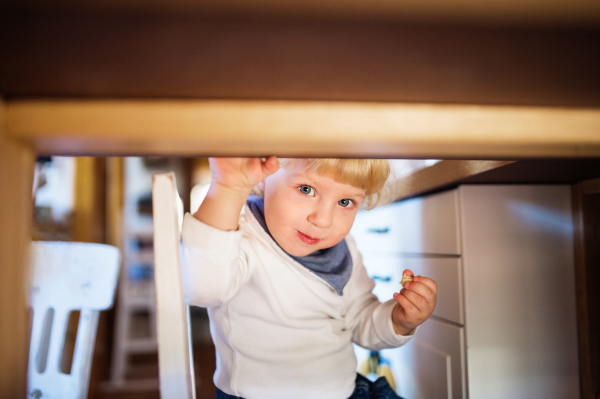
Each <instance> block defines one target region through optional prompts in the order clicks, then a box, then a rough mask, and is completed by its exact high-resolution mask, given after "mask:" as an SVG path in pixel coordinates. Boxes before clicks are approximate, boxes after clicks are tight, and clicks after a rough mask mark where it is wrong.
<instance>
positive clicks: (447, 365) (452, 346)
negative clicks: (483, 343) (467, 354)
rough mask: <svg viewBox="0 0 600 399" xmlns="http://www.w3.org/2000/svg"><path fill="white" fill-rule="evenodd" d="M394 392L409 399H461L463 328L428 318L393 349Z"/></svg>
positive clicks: (463, 363) (463, 381)
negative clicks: (404, 341)
mask: <svg viewBox="0 0 600 399" xmlns="http://www.w3.org/2000/svg"><path fill="white" fill-rule="evenodd" d="M396 356H397V359H396V360H397V363H398V381H397V384H398V393H399V395H400V396H403V397H405V398H410V399H463V398H466V389H465V361H464V328H463V327H458V326H454V325H452V324H449V323H445V322H441V321H438V320H433V319H429V320H427V321H426V322H425V323H423V324H422V325H421V326H420V327H419V331H418V332H417V335H416V336H415V338H414V339H413V340H412V341H411V342H409V343H408V344H406V345H405V346H403V347H401V348H399V349H397V350H396Z"/></svg>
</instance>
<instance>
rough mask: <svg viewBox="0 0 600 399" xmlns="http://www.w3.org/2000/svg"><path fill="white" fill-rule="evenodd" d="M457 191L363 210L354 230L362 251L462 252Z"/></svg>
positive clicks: (449, 253) (448, 253)
mask: <svg viewBox="0 0 600 399" xmlns="http://www.w3.org/2000/svg"><path fill="white" fill-rule="evenodd" d="M457 201H458V198H457V192H456V190H452V191H447V192H444V193H441V194H435V195H431V196H428V197H423V198H414V199H410V200H406V201H402V202H397V203H394V204H391V205H388V206H385V207H381V208H376V209H373V210H371V211H360V212H359V213H358V215H357V216H356V220H355V222H354V226H353V228H352V230H351V233H352V236H353V237H354V238H355V240H356V243H357V246H358V249H359V250H360V251H361V252H364V253H366V252H388V253H413V254H440V255H458V254H460V239H459V237H460V234H459V231H458V226H459V224H458V211H457Z"/></svg>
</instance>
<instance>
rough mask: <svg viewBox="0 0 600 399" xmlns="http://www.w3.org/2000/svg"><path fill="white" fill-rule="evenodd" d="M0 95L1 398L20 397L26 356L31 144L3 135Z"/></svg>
mask: <svg viewBox="0 0 600 399" xmlns="http://www.w3.org/2000/svg"><path fill="white" fill-rule="evenodd" d="M5 114H6V104H5V103H4V102H3V101H1V100H0V187H2V189H0V220H1V221H2V223H0V320H1V322H0V353H1V354H2V355H1V356H0V398H24V397H25V396H26V387H27V362H28V359H29V355H28V354H29V339H28V338H29V317H28V309H29V306H28V304H27V298H28V295H29V290H28V285H29V263H28V261H29V244H30V242H31V214H32V211H33V208H32V186H33V168H34V163H35V158H34V153H33V151H32V149H31V148H30V147H29V146H28V145H27V144H25V143H19V142H17V141H15V140H13V139H11V138H10V137H7V135H6V118H5Z"/></svg>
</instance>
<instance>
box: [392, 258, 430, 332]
mask: <svg viewBox="0 0 600 399" xmlns="http://www.w3.org/2000/svg"><path fill="white" fill-rule="evenodd" d="M403 274H407V275H409V276H413V273H412V271H410V270H405V271H404V273H403ZM436 297H437V284H436V283H435V281H433V280H432V279H430V278H427V277H422V276H417V277H414V279H413V281H411V282H407V283H406V284H405V285H404V288H402V289H401V290H400V293H394V299H395V300H396V302H397V304H396V307H395V308H394V311H393V312H392V324H393V326H394V331H395V332H396V334H400V335H407V334H409V333H410V332H411V331H413V330H414V329H415V328H416V327H417V326H419V325H421V324H422V323H423V322H424V321H425V320H427V319H428V318H429V316H431V314H432V313H433V309H434V308H435V302H436Z"/></svg>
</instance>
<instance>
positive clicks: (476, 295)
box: [352, 185, 579, 399]
mask: <svg viewBox="0 0 600 399" xmlns="http://www.w3.org/2000/svg"><path fill="white" fill-rule="evenodd" d="M570 196H571V191H570V187H569V186H567V185H462V186H459V187H458V188H456V189H453V190H449V191H445V192H441V193H437V194H433V195H429V196H426V197H421V198H414V199H409V200H405V201H401V202H397V203H394V204H392V205H389V206H386V207H381V208H377V209H374V210H372V211H361V212H359V215H358V216H357V219H356V223H355V225H354V227H353V229H352V235H353V236H354V238H355V239H356V241H357V245H358V248H359V250H360V251H361V253H362V255H363V261H364V264H365V266H366V268H367V271H368V273H369V274H370V275H372V276H375V277H376V278H375V281H376V285H377V286H376V288H375V290H374V291H375V293H376V294H377V295H378V297H379V298H380V300H387V299H389V298H390V297H391V293H393V292H394V291H398V290H399V289H400V286H399V284H398V282H399V279H398V276H401V274H402V270H404V269H407V268H408V269H411V270H413V272H414V273H415V274H421V275H424V276H429V277H431V278H433V279H434V280H435V281H436V282H437V284H438V297H437V305H436V309H435V311H434V313H433V315H432V317H431V318H430V319H429V320H428V321H426V322H425V323H424V324H423V325H422V326H421V327H420V328H419V331H418V333H417V335H416V337H415V338H414V339H413V340H412V341H411V342H410V343H408V344H407V345H405V346H404V347H401V348H398V349H393V350H387V351H385V356H386V357H387V358H389V359H391V360H390V362H391V363H392V366H391V368H392V370H393V371H394V374H395V379H396V384H397V391H398V393H399V394H400V395H401V396H404V397H406V398H411V399H419V398H424V399H435V398H454V399H456V398H472V399H479V398H485V399H490V398H525V397H527V398H544V399H548V398H557V399H558V398H560V399H565V398H578V397H579V375H578V359H577V325H576V313H575V312H576V303H575V277H574V274H575V272H574V256H573V221H572V210H571V198H570Z"/></svg>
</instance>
